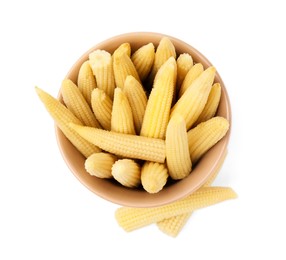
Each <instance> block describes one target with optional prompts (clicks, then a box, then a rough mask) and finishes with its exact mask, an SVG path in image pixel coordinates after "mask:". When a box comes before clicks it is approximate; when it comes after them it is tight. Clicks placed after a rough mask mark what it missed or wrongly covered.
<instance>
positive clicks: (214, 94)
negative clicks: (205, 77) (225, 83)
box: [195, 83, 221, 125]
mask: <svg viewBox="0 0 286 260" xmlns="http://www.w3.org/2000/svg"><path fill="white" fill-rule="evenodd" d="M220 96H221V86H220V84H219V83H215V84H214V85H213V86H212V89H211V92H210V94H209V97H208V101H207V103H206V105H205V107H204V110H203V111H202V113H201V114H200V116H199V118H198V119H197V121H196V123H195V125H197V124H199V123H201V122H204V121H207V120H208V119H210V118H212V117H213V116H214V115H215V113H216V111H217V108H218V105H219V101H220Z"/></svg>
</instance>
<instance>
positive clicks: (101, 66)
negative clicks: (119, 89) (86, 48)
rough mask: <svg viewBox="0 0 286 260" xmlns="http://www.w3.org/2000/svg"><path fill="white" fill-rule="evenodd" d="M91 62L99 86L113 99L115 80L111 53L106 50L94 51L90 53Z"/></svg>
mask: <svg viewBox="0 0 286 260" xmlns="http://www.w3.org/2000/svg"><path fill="white" fill-rule="evenodd" d="M89 63H90V66H91V68H92V71H93V74H94V75H95V78H96V83H97V87H98V88H99V89H102V90H103V91H104V92H105V93H106V94H107V95H108V96H109V97H110V98H111V99H113V92H114V88H115V81H114V74H113V66H112V57H111V54H110V53H109V52H107V51H104V50H96V51H93V52H92V53H90V54H89Z"/></svg>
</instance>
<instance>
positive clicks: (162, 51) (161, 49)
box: [148, 37, 177, 83]
mask: <svg viewBox="0 0 286 260" xmlns="http://www.w3.org/2000/svg"><path fill="white" fill-rule="evenodd" d="M176 56H177V54H176V50H175V46H174V45H173V43H172V42H171V40H170V39H169V38H168V37H163V38H162V39H161V40H160V42H159V45H158V47H157V49H156V52H155V57H154V64H153V67H152V70H151V72H150V75H149V78H148V81H149V82H151V83H152V82H153V80H154V78H155V75H156V74H157V72H158V70H159V69H160V67H161V66H162V65H163V64H164V63H165V62H166V61H167V60H168V59H169V58H170V57H174V58H175V59H176Z"/></svg>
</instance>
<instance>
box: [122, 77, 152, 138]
mask: <svg viewBox="0 0 286 260" xmlns="http://www.w3.org/2000/svg"><path fill="white" fill-rule="evenodd" d="M123 92H124V94H125V95H126V96H127V98H128V101H129V104H130V106H131V108H132V115H133V121H134V126H135V130H136V133H138V134H139V133H140V130H141V126H142V122H143V117H144V114H145V110H146V105H147V96H146V93H145V91H144V88H143V86H142V85H141V84H140V82H138V81H137V80H136V79H135V78H134V77H133V76H131V75H129V76H127V77H126V79H125V82H124V88H123Z"/></svg>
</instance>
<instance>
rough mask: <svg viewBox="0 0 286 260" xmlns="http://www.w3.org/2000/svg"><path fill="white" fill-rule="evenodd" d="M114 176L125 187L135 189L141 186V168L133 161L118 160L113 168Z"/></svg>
mask: <svg viewBox="0 0 286 260" xmlns="http://www.w3.org/2000/svg"><path fill="white" fill-rule="evenodd" d="M112 176H113V178H114V179H115V180H117V181H118V182H119V183H121V184H122V185H123V186H125V187H129V188H135V187H137V186H139V184H140V176H141V171H140V166H139V164H138V163H136V162H135V161H134V160H131V159H121V160H118V161H116V162H115V163H114V165H113V166H112Z"/></svg>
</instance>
